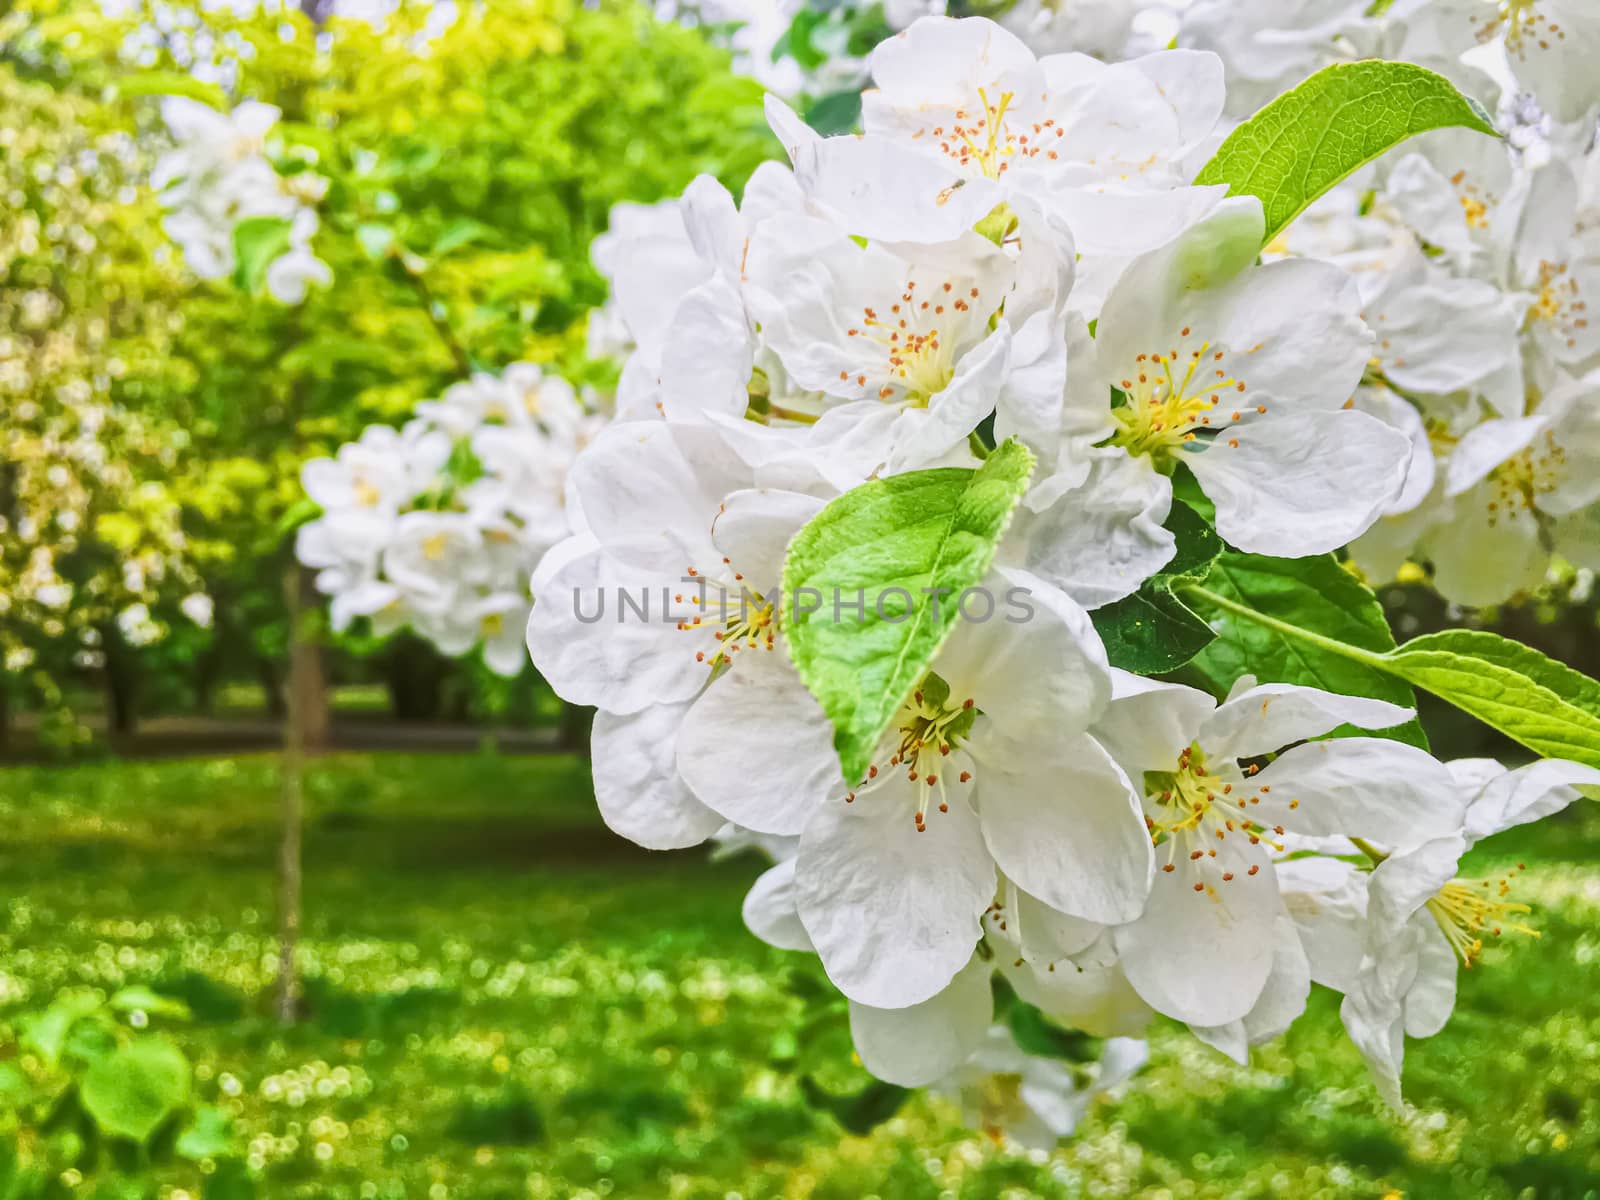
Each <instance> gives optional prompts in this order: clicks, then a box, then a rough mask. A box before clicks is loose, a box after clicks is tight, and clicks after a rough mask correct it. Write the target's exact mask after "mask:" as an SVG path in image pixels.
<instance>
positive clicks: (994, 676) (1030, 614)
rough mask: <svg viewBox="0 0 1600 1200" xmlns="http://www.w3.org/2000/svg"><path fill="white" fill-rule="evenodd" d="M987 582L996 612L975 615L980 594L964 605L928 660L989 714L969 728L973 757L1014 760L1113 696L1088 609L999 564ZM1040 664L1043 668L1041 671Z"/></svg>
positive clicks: (1084, 724) (956, 694) (955, 694)
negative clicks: (947, 637) (1047, 667)
mask: <svg viewBox="0 0 1600 1200" xmlns="http://www.w3.org/2000/svg"><path fill="white" fill-rule="evenodd" d="M983 590H984V591H985V592H987V593H988V595H989V596H990V597H991V598H992V600H993V604H994V607H993V615H992V616H991V617H989V618H988V619H986V620H982V619H980V616H981V614H982V612H983V611H984V608H983V606H982V604H981V603H980V602H977V601H974V602H973V603H972V604H971V605H969V606H968V608H967V609H964V610H963V612H964V617H963V619H961V620H959V621H957V623H956V627H955V630H954V632H952V633H951V635H950V640H949V641H948V642H947V643H945V646H944V649H943V650H941V651H940V653H939V655H938V656H937V657H936V658H935V659H934V664H933V666H934V670H935V671H937V672H938V673H939V674H940V675H941V676H942V677H943V678H944V680H945V682H947V683H948V684H949V685H950V690H951V696H952V699H955V698H962V699H965V698H971V699H973V700H975V701H976V703H977V706H978V708H979V709H980V710H982V712H983V713H984V714H985V716H984V717H983V718H982V719H980V720H979V722H978V726H977V727H975V729H974V731H973V739H974V746H975V747H977V749H976V751H975V755H981V756H983V758H984V761H986V762H987V761H996V762H1001V761H1006V762H1015V761H1018V760H1020V759H1024V758H1027V757H1029V756H1032V755H1036V754H1037V753H1038V752H1039V749H1040V747H1043V746H1048V745H1050V744H1051V743H1052V742H1053V741H1054V740H1055V739H1056V738H1059V737H1064V736H1070V735H1071V734H1072V733H1074V732H1081V731H1083V730H1085V729H1087V728H1088V727H1089V725H1090V723H1091V722H1093V721H1094V720H1095V719H1096V718H1097V717H1099V715H1100V714H1101V712H1103V711H1104V710H1105V706H1106V703H1107V702H1108V701H1109V700H1110V698H1111V674H1110V668H1109V667H1108V666H1107V665H1106V658H1105V648H1104V647H1103V646H1102V645H1101V644H1100V637H1099V635H1098V634H1097V633H1096V632H1095V629H1094V625H1093V623H1092V622H1091V621H1090V620H1089V614H1088V613H1086V612H1084V611H1083V609H1082V608H1080V607H1079V606H1078V605H1077V604H1075V603H1073V601H1072V600H1071V599H1070V598H1069V597H1068V596H1067V595H1066V594H1065V593H1063V592H1062V591H1060V590H1059V589H1057V588H1055V587H1053V586H1052V585H1050V584H1049V583H1047V582H1045V581H1044V580H1042V579H1040V578H1038V577H1037V576H1035V575H1030V574H1028V573H1027V572H1026V571H1021V570H1017V569H1015V568H1011V567H997V568H995V569H994V570H992V571H990V572H989V574H988V576H987V577H986V578H985V580H984V582H983ZM952 602H955V603H957V604H958V605H959V604H960V598H959V597H954V598H946V600H945V603H946V604H949V603H952ZM1022 606H1026V609H1027V611H1026V613H1025V614H1024V612H1023V607H1022ZM1018 618H1020V619H1018ZM1041 662H1045V663H1049V664H1050V670H1049V671H1048V672H1040V671H1039V670H1037V665H1038V664H1039V663H1041Z"/></svg>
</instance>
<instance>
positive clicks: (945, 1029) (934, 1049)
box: [850, 957, 994, 1087]
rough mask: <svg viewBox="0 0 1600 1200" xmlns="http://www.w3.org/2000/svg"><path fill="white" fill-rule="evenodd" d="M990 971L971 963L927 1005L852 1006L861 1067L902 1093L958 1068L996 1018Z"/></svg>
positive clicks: (979, 961)
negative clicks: (899, 1006)
mask: <svg viewBox="0 0 1600 1200" xmlns="http://www.w3.org/2000/svg"><path fill="white" fill-rule="evenodd" d="M990 974H991V968H990V966H989V964H988V963H986V962H984V961H983V960H982V959H980V958H977V957H974V958H973V960H972V961H971V962H970V963H969V964H968V965H967V966H966V967H965V968H964V969H963V970H962V971H961V972H960V973H959V974H957V975H956V977H955V978H954V979H952V980H951V981H950V985H949V986H948V987H946V988H945V989H944V990H943V991H941V992H940V993H939V994H938V995H936V996H934V997H932V998H931V999H928V1000H924V1001H922V1003H920V1004H913V1005H910V1006H908V1007H906V1008H872V1007H870V1006H868V1005H865V1004H857V1003H855V1002H854V1001H852V1002H851V1004H850V1038H851V1040H852V1041H854V1042H855V1046H856V1053H857V1054H858V1055H860V1056H861V1065H862V1066H864V1067H866V1069H867V1070H868V1071H870V1072H871V1073H872V1074H873V1075H876V1076H877V1077H878V1078H879V1079H882V1080H885V1081H886V1082H888V1083H897V1084H899V1085H900V1086H901V1087H924V1086H926V1085H927V1084H930V1083H932V1082H934V1080H936V1079H939V1078H941V1077H943V1076H945V1075H948V1074H949V1073H950V1072H951V1071H953V1070H955V1069H956V1068H957V1067H959V1066H960V1065H961V1064H962V1063H963V1062H965V1061H966V1059H967V1056H968V1055H970V1054H971V1053H972V1052H973V1051H974V1050H976V1049H977V1048H978V1044H979V1043H980V1042H982V1041H983V1037H984V1034H985V1033H987V1032H988V1029H989V1022H990V1021H991V1020H992V1019H993V1018H994V993H993V991H992V990H991V989H990V987H989V976H990Z"/></svg>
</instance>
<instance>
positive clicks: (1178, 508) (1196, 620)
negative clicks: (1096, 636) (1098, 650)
mask: <svg viewBox="0 0 1600 1200" xmlns="http://www.w3.org/2000/svg"><path fill="white" fill-rule="evenodd" d="M1163 527H1164V528H1165V529H1167V530H1168V531H1169V532H1171V534H1172V535H1173V537H1174V538H1175V539H1177V543H1178V546H1177V551H1176V552H1175V553H1174V554H1173V557H1172V561H1171V562H1169V563H1168V564H1167V565H1166V566H1165V567H1164V568H1162V570H1161V572H1160V573H1159V574H1157V575H1154V576H1152V577H1151V578H1149V579H1147V580H1145V581H1144V583H1143V584H1142V585H1141V586H1140V588H1139V590H1138V591H1137V592H1135V593H1134V594H1133V595H1131V596H1127V597H1125V598H1124V599H1121V600H1118V601H1115V602H1114V603H1111V604H1107V605H1105V606H1103V607H1101V608H1098V609H1096V610H1095V611H1094V612H1093V613H1091V614H1090V616H1091V617H1092V618H1093V620H1094V627H1095V629H1096V630H1098V631H1099V633H1100V640H1101V641H1103V642H1104V643H1105V646H1106V656H1107V657H1108V658H1109V659H1110V660H1111V665H1112V666H1114V667H1121V668H1122V669H1123V670H1124V671H1133V672H1134V673H1135V674H1139V675H1160V674H1163V673H1165V672H1167V671H1175V670H1177V669H1178V668H1179V667H1181V666H1183V664H1184V663H1186V662H1188V661H1189V660H1190V659H1191V658H1193V657H1194V656H1195V655H1196V654H1198V653H1200V651H1201V650H1203V649H1205V647H1206V646H1207V645H1208V644H1209V643H1210V642H1211V640H1212V639H1213V638H1215V637H1216V634H1215V633H1213V632H1212V630H1211V626H1210V625H1208V624H1207V623H1206V622H1205V620H1204V618H1202V617H1201V616H1199V615H1198V614H1197V613H1195V612H1194V610H1193V609H1191V608H1190V607H1189V606H1188V605H1187V604H1185V603H1184V602H1183V601H1182V600H1180V599H1178V597H1177V596H1175V595H1173V593H1172V589H1173V588H1174V587H1175V586H1177V585H1178V584H1180V583H1185V582H1192V581H1196V580H1200V579H1204V578H1205V576H1206V573H1207V572H1208V571H1210V569H1211V563H1212V560H1214V559H1215V558H1216V557H1217V555H1218V554H1219V553H1220V552H1221V550H1222V540H1221V539H1220V538H1218V537H1217V534H1216V531H1215V530H1214V529H1212V528H1211V526H1210V525H1208V524H1207V523H1206V521H1205V518H1204V517H1202V516H1201V515H1200V514H1199V513H1197V512H1195V511H1194V509H1192V508H1190V507H1189V506H1188V505H1187V504H1185V503H1183V502H1182V501H1180V500H1174V501H1173V503H1172V511H1171V512H1169V513H1168V514H1167V519H1166V521H1164V522H1163Z"/></svg>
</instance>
